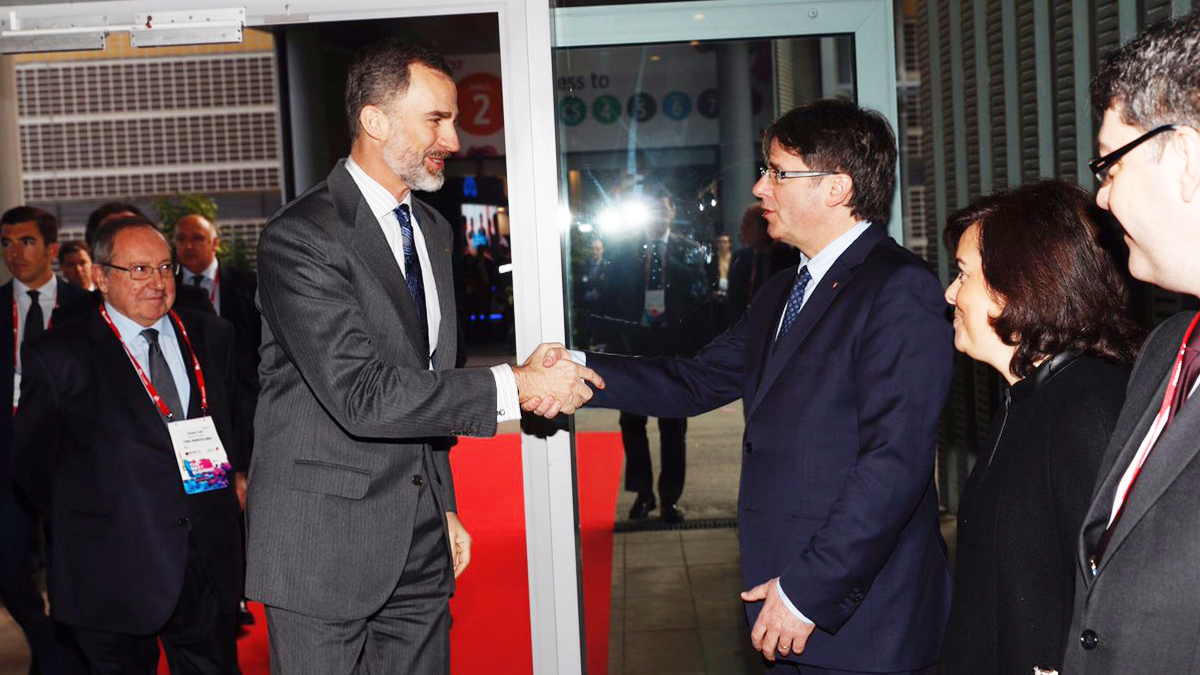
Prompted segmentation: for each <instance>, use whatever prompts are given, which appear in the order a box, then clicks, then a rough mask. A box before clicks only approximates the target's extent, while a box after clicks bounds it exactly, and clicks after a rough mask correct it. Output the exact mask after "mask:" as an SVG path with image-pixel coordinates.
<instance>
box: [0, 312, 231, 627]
mask: <svg viewBox="0 0 1200 675" xmlns="http://www.w3.org/2000/svg"><path fill="white" fill-rule="evenodd" d="M178 315H179V317H180V319H181V320H182V321H183V324H184V327H185V328H186V329H187V333H188V337H189V338H190V339H191V343H192V347H193V348H194V349H195V353H196V357H197V359H199V361H200V366H201V368H202V372H203V374H204V383H205V387H206V389H207V394H208V412H209V415H211V416H212V418H213V422H214V424H215V426H216V429H217V432H218V434H219V435H220V437H221V440H222V443H223V444H224V445H225V449H226V452H227V453H229V454H230V455H231V457H232V456H235V455H236V454H237V452H238V448H237V445H236V438H235V436H234V434H233V426H232V422H231V408H232V405H233V403H234V402H233V399H232V397H233V396H234V393H233V388H232V380H233V369H234V360H233V330H232V329H231V328H230V327H229V326H228V325H227V324H226V323H225V322H223V321H221V320H219V319H217V318H216V317H214V316H210V315H205V314H200V313H194V312H189V311H187V310H184V309H181V310H178ZM172 326H174V322H172ZM175 335H176V338H177V339H178V341H179V347H180V350H181V351H182V352H183V357H184V359H185V361H186V362H187V363H188V367H187V369H186V370H187V373H188V385H189V387H190V389H191V395H190V399H189V402H188V417H189V418H192V417H199V416H200V415H201V414H202V412H201V397H200V390H199V388H198V386H197V383H196V377H195V374H194V371H193V369H192V367H191V359H190V356H189V353H188V349H187V344H186V342H185V341H184V339H183V336H182V335H180V333H179V330H178V328H175ZM22 357H23V359H24V360H23V365H24V373H23V374H22V377H21V404H20V409H19V410H18V412H17V418H16V423H15V426H16V442H15V444H14V450H13V472H14V475H15V477H16V479H17V481H18V483H19V484H20V486H21V487H22V488H23V489H24V490H25V492H26V494H28V495H29V497H30V498H31V499H32V500H33V501H34V503H35V504H37V505H38V507H39V508H40V509H41V510H42V511H43V512H45V513H47V514H48V516H49V522H50V529H51V531H52V532H53V533H54V545H53V546H52V547H50V549H49V551H50V563H49V568H50V569H51V570H53V571H52V573H51V574H50V575H49V576H48V578H49V591H50V598H51V603H50V606H51V612H52V614H53V616H54V618H56V619H58V620H59V621H62V622H63V623H67V624H70V625H73V626H79V627H82V628H89V629H93V630H102V631H109V632H118V633H131V634H139V635H147V634H152V633H155V632H156V631H158V630H159V629H160V628H161V627H162V626H163V624H164V623H166V620H167V618H168V617H170V616H171V614H172V612H173V611H174V609H175V606H176V603H177V601H178V599H179V597H180V593H181V590H182V588H183V579H184V571H185V569H186V567H187V558H188V547H189V540H190V541H192V542H194V543H195V545H196V546H197V547H198V550H199V553H200V555H201V557H202V559H203V561H204V565H205V572H206V574H207V576H208V580H209V581H210V583H211V584H212V588H213V589H214V591H215V592H216V594H217V598H218V602H220V603H221V605H222V606H224V607H225V608H227V610H228V611H229V612H233V611H234V609H235V608H236V607H237V601H238V598H240V597H241V569H242V564H241V559H242V556H241V542H240V535H239V531H238V504H237V499H236V497H235V496H234V494H233V490H232V488H225V489H221V490H214V491H210V492H204V493H199V494H193V495H188V494H186V493H185V492H184V489H183V484H182V479H181V478H180V474H179V467H178V464H177V463H176V459H175V452H174V450H173V449H172V445H171V438H170V434H169V432H168V431H167V426H166V424H165V423H164V421H163V419H162V417H161V415H160V414H159V412H158V409H157V408H156V407H155V405H154V403H153V402H152V401H151V400H150V397H149V396H148V395H147V394H146V389H145V387H144V386H143V385H142V382H141V379H140V378H139V377H138V374H137V371H135V370H134V368H133V366H132V364H130V362H129V357H128V355H127V354H126V352H125V349H124V348H123V347H122V345H121V341H120V340H119V339H118V338H117V336H116V335H115V334H114V333H113V331H112V329H111V328H109V326H108V325H107V324H106V323H105V322H104V319H103V317H101V316H100V312H99V309H98V308H96V309H94V310H93V311H92V312H89V313H88V314H87V315H85V316H81V317H79V318H77V319H75V320H72V321H68V322H66V323H64V324H63V325H56V326H55V327H54V329H53V330H51V331H48V332H47V333H45V334H44V335H43V336H42V337H40V338H38V339H36V340H33V341H31V342H29V343H27V344H26V345H25V346H24V349H23V351H22Z"/></svg>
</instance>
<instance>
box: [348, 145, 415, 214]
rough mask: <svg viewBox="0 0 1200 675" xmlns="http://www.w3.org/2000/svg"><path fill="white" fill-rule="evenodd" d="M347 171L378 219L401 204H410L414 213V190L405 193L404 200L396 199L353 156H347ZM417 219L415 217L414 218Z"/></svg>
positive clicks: (409, 208)
mask: <svg viewBox="0 0 1200 675" xmlns="http://www.w3.org/2000/svg"><path fill="white" fill-rule="evenodd" d="M346 171H349V172H350V177H351V178H353V179H354V184H355V185H357V186H358V191H359V192H361V193H362V196H363V198H364V199H366V200H367V206H368V207H370V209H371V215H373V216H375V219H376V220H379V219H381V218H383V217H384V216H386V215H388V214H389V213H391V212H393V211H395V210H396V207H397V206H400V205H401V204H408V210H409V213H412V190H409V191H408V194H406V195H404V201H403V202H399V201H396V195H393V194H392V193H391V191H389V190H388V189H387V188H385V187H383V185H381V184H380V183H379V181H377V180H375V179H374V178H371V177H370V176H368V175H367V172H366V171H363V169H362V167H361V166H359V165H358V163H357V162H355V161H354V158H353V157H347V158H346ZM414 220H415V218H414Z"/></svg>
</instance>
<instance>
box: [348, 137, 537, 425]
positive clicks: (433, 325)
mask: <svg viewBox="0 0 1200 675" xmlns="http://www.w3.org/2000/svg"><path fill="white" fill-rule="evenodd" d="M346 170H347V171H349V172H350V177H351V178H353V179H354V183H355V185H357V186H358V190H359V192H361V193H362V196H363V198H364V199H366V200H367V206H368V207H370V209H371V214H372V215H374V216H375V218H376V220H378V221H379V227H380V229H381V230H383V236H384V238H385V239H387V243H388V246H389V247H390V248H391V249H392V256H393V257H394V258H395V259H396V266H397V267H399V268H400V274H401V275H405V276H407V270H405V269H404V238H403V235H402V234H401V232H400V221H399V220H398V219H397V218H396V207H398V206H400V202H399V201H397V200H396V196H395V195H393V194H392V193H391V192H390V191H389V190H388V189H387V188H385V187H383V186H382V185H380V184H379V182H378V181H376V180H375V179H374V178H371V177H370V176H368V175H367V172H366V171H363V170H362V167H360V166H359V165H358V164H357V163H355V161H354V159H353V158H347V159H346ZM404 203H405V204H407V205H408V210H409V213H410V214H411V217H412V228H413V245H414V247H415V248H416V249H417V260H419V261H420V263H421V271H422V276H421V280H422V282H423V284H424V286H425V316H426V318H427V320H428V329H429V354H430V356H432V355H433V352H434V350H435V349H437V343H438V332H439V330H440V328H441V325H442V309H441V306H440V305H439V304H438V290H437V284H436V283H435V282H434V278H433V267H432V265H430V262H429V251H428V250H427V249H426V246H425V235H424V234H423V233H422V232H421V224H420V222H419V221H418V220H417V213H416V211H415V210H413V208H412V192H411V191H410V192H409V193H408V194H406V195H405V196H404ZM406 290H407V289H406ZM447 291H448V292H453V289H447ZM443 358H450V359H452V358H454V355H453V354H445V355H443ZM432 367H433V364H432V362H431V363H430V368H432ZM491 371H492V377H493V378H494V379H495V381H496V421H497V422H507V421H508V420H515V419H520V418H521V406H520V402H519V398H518V396H517V379H516V377H514V376H513V373H512V368H511V367H509V365H508V364H507V363H504V364H501V365H498V366H493V367H492V368H491Z"/></svg>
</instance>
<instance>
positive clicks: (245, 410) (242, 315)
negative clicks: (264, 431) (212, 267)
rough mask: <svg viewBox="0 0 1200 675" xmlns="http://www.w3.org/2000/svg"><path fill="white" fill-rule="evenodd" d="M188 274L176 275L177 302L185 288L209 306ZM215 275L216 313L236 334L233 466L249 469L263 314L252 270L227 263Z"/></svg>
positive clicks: (252, 443) (182, 272)
mask: <svg viewBox="0 0 1200 675" xmlns="http://www.w3.org/2000/svg"><path fill="white" fill-rule="evenodd" d="M190 274H191V273H190V272H187V271H186V270H183V271H181V272H180V274H179V275H178V276H177V277H176V278H175V288H176V289H177V291H178V293H177V295H176V297H177V300H176V302H177V303H178V302H179V301H180V300H181V299H182V297H183V296H182V293H183V292H184V291H185V290H186V291H187V292H188V293H190V294H192V295H195V294H196V293H203V294H204V296H205V300H206V304H208V306H209V307H211V300H208V298H209V297H210V296H208V295H207V291H204V290H203V289H201V288H196V287H195V286H192V285H191V284H187V283H185V282H184V277H185V276H186V275H190ZM217 275H218V283H219V284H220V294H221V297H220V300H219V302H220V305H221V307H220V310H219V311H217V314H219V315H220V316H221V318H222V319H225V320H226V321H228V322H229V323H231V324H232V325H233V334H234V338H235V340H234V361H235V366H236V384H237V390H238V391H237V400H238V409H237V410H236V411H234V426H235V428H236V429H237V432H236V433H237V434H238V439H239V440H238V444H239V445H240V446H241V448H242V452H241V457H240V461H239V462H238V463H236V464H234V466H233V468H234V469H235V470H237V471H248V470H249V468H250V457H251V455H252V453H253V448H254V411H255V409H256V407H257V405H258V390H259V386H258V346H259V344H260V343H261V342H262V316H261V315H260V314H259V313H258V307H257V306H256V305H255V299H254V298H255V294H256V293H257V291H258V275H257V274H255V273H254V272H253V271H252V270H245V269H240V268H237V267H229V266H226V265H220V266H219V267H218V272H217ZM184 306H187V305H184Z"/></svg>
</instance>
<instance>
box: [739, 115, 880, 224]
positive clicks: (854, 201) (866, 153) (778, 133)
mask: <svg viewBox="0 0 1200 675" xmlns="http://www.w3.org/2000/svg"><path fill="white" fill-rule="evenodd" d="M771 141H779V145H781V146H783V149H784V150H787V151H788V152H790V153H792V154H795V155H799V156H800V158H801V159H803V160H804V163H805V164H807V165H808V168H809V169H811V170H813V171H833V172H837V173H844V174H846V175H848V176H850V180H851V181H853V182H854V191H853V194H851V195H850V202H849V205H850V213H851V215H853V216H854V217H855V218H858V219H860V220H867V221H870V222H871V223H873V224H875V225H880V226H883V225H887V222H888V219H889V218H890V217H891V215H892V193H893V192H895V189H896V136H895V134H893V133H892V126H891V125H890V124H888V121H887V120H886V119H885V118H884V117H883V115H880V114H879V113H878V112H876V111H874V110H870V109H867V108H860V107H858V105H857V104H855V103H853V102H851V101H847V100H845V99H840V98H826V99H821V100H819V101H813V102H812V103H810V104H808V105H804V106H800V107H798V108H793V109H792V110H790V111H788V112H787V113H784V115H783V116H782V117H780V118H779V119H777V120H775V121H774V122H772V123H771V126H769V127H767V129H766V131H764V132H763V139H762V155H763V161H764V162H765V161H767V160H768V159H769V158H770V154H771Z"/></svg>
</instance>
